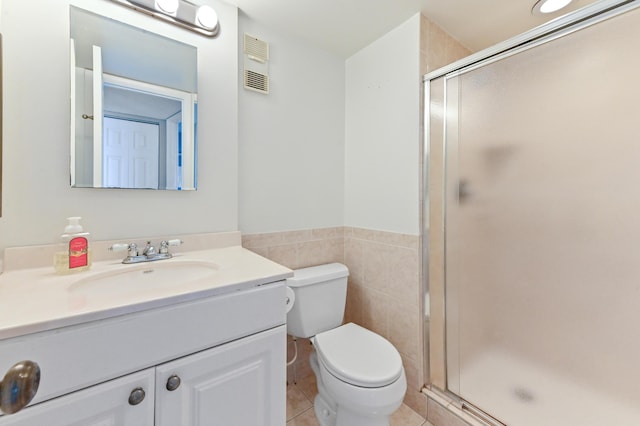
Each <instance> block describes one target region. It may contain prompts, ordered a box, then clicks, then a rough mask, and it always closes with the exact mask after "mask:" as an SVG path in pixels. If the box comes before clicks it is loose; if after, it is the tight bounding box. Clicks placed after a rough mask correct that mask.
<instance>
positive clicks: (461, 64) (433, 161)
mask: <svg viewBox="0 0 640 426" xmlns="http://www.w3.org/2000/svg"><path fill="white" fill-rule="evenodd" d="M639 7H640V0H602V1H599V2H597V3H595V4H592V5H590V6H586V7H584V8H582V9H580V10H577V11H575V12H573V13H570V14H568V15H566V16H563V17H560V18H557V19H555V20H553V21H551V22H549V23H547V24H544V25H542V26H539V27H537V28H535V29H533V30H530V31H528V32H525V33H523V34H521V35H519V36H517V37H514V38H512V39H509V40H507V41H505V42H502V43H500V44H497V45H495V46H493V47H491V48H488V49H485V50H483V51H480V52H478V53H475V54H473V55H471V56H469V57H467V58H464V59H462V60H460V61H457V62H454V63H452V64H450V65H448V66H445V67H443V68H440V69H438V70H435V71H433V72H430V73H428V74H426V75H425V76H424V77H423V80H422V81H423V106H424V115H423V125H422V128H423V164H424V167H423V188H425V192H424V202H423V206H422V209H423V214H422V219H423V241H422V245H423V271H424V277H425V279H423V291H424V293H423V294H424V295H425V298H426V296H427V295H428V301H429V303H428V305H427V304H425V319H426V321H427V326H425V330H424V346H425V348H424V349H425V360H424V381H425V383H426V384H427V385H426V386H427V387H428V388H430V389H432V390H435V391H437V392H440V393H444V394H445V395H446V396H448V397H449V398H450V399H452V400H453V401H454V403H455V405H456V406H457V407H458V408H460V409H463V410H468V411H469V412H470V413H471V414H475V415H479V416H480V417H481V418H483V419H484V420H485V421H487V420H490V421H495V422H496V423H497V424H500V423H499V422H497V421H496V420H495V419H491V418H490V415H488V414H487V413H483V412H481V411H480V410H479V409H477V408H476V407H474V406H473V405H471V404H470V403H468V402H467V401H465V400H463V399H462V398H460V397H459V396H458V395H457V394H456V393H455V392H452V391H451V390H450V389H449V383H448V382H447V370H448V365H447V359H448V355H450V354H448V353H447V339H446V336H447V323H446V295H447V292H449V293H451V288H448V287H447V286H448V285H451V284H449V283H447V276H446V268H445V266H446V240H445V233H446V204H447V201H446V200H445V188H446V182H447V176H446V160H447V148H448V147H447V133H446V129H447V115H446V112H445V113H443V118H442V120H441V123H438V124H439V125H441V130H442V140H440V141H432V140H431V131H432V129H431V127H430V117H431V113H432V111H431V91H432V88H431V82H432V81H433V80H436V79H439V78H444V84H443V85H444V91H445V92H444V96H443V102H444V103H443V111H446V110H447V103H446V99H447V96H446V88H447V81H448V79H450V78H453V77H458V76H459V75H461V74H464V73H466V72H469V71H472V70H474V69H477V68H479V67H482V66H485V65H488V64H490V63H493V62H496V61H499V60H502V59H504V58H507V57H509V56H512V55H515V54H518V53H520V52H522V51H525V50H528V49H531V48H534V47H536V46H539V45H542V44H545V43H549V42H551V41H553V40H555V39H558V38H560V37H564V36H566V35H568V34H571V33H573V32H575V31H578V30H581V29H583V28H586V27H588V26H591V25H594V24H597V23H598V22H601V21H603V20H605V19H609V18H612V17H614V16H616V15H620V14H623V13H625V12H628V11H630V10H633V9H636V8H639ZM432 142H434V143H439V145H438V146H432ZM456 143H457V141H456ZM434 148H435V149H434ZM432 153H435V154H441V155H439V156H438V157H437V158H436V156H434V155H431V154H432ZM439 183H441V186H439Z"/></svg>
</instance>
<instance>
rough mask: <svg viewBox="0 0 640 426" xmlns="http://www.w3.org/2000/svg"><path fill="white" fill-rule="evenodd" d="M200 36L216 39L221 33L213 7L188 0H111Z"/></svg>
mask: <svg viewBox="0 0 640 426" xmlns="http://www.w3.org/2000/svg"><path fill="white" fill-rule="evenodd" d="M111 1H113V2H115V3H118V4H121V5H123V6H126V7H128V8H131V9H133V10H137V11H139V12H142V13H145V14H147V15H151V16H153V17H155V18H159V19H162V20H164V21H167V22H170V23H172V24H174V25H178V26H180V27H182V28H186V29H188V30H191V31H195V32H197V33H198V34H201V35H204V36H207V37H215V36H217V35H218V32H219V31H220V23H219V22H218V14H217V13H216V11H215V10H213V8H212V7H211V6H208V5H203V6H199V5H196V4H193V3H191V2H190V1H187V0H111Z"/></svg>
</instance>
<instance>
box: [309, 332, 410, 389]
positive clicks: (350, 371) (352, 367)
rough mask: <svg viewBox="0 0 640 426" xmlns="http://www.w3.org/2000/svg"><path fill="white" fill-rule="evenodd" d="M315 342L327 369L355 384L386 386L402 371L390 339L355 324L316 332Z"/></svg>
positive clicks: (370, 386)
mask: <svg viewBox="0 0 640 426" xmlns="http://www.w3.org/2000/svg"><path fill="white" fill-rule="evenodd" d="M313 344H314V346H315V348H316V351H317V352H318V358H319V361H320V362H321V363H322V365H323V366H324V367H325V368H326V369H327V371H328V372H329V373H331V374H332V375H333V376H335V377H336V378H338V379H339V380H342V381H343V382H346V383H350V384H352V385H355V386H360V387H364V388H379V387H383V386H387V385H389V384H391V383H393V382H395V381H396V380H398V378H399V377H400V376H401V374H402V371H403V370H402V359H401V358H400V354H399V353H398V351H397V349H396V348H395V347H394V346H393V345H392V344H391V343H390V342H389V341H388V340H386V339H385V338H384V337H382V336H380V335H378V334H376V333H374V332H372V331H369V330H367V329H366V328H363V327H360V326H359V325H356V324H353V323H349V324H345V325H343V326H340V327H337V328H334V329H332V330H328V331H325V332H323V333H318V334H316V336H315V337H314V338H313Z"/></svg>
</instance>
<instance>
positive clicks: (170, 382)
mask: <svg viewBox="0 0 640 426" xmlns="http://www.w3.org/2000/svg"><path fill="white" fill-rule="evenodd" d="M180 383H181V380H180V377H178V376H177V375H175V374H174V375H173V376H171V377H169V378H168V379H167V390H168V391H171V392H173V391H174V390H176V389H178V388H179V387H180Z"/></svg>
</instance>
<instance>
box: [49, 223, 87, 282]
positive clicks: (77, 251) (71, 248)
mask: <svg viewBox="0 0 640 426" xmlns="http://www.w3.org/2000/svg"><path fill="white" fill-rule="evenodd" d="M80 219H82V218H81V217H68V218H67V221H68V224H67V226H66V227H65V228H64V233H63V234H62V235H61V236H60V240H61V245H60V248H59V249H58V250H56V253H55V255H54V258H53V266H54V268H55V270H56V273H58V274H69V273H72V272H80V271H86V270H87V269H89V268H90V267H91V251H90V250H89V233H88V232H84V230H83V229H82V225H80Z"/></svg>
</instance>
